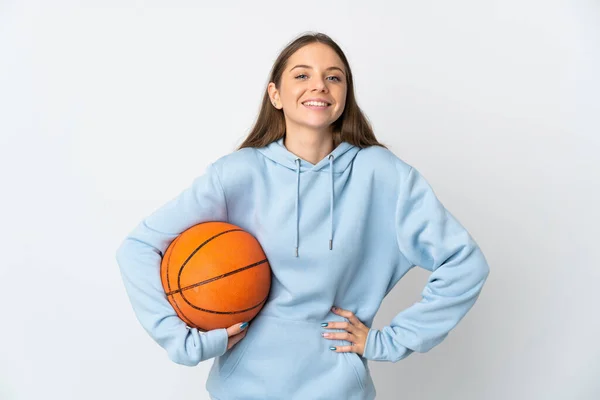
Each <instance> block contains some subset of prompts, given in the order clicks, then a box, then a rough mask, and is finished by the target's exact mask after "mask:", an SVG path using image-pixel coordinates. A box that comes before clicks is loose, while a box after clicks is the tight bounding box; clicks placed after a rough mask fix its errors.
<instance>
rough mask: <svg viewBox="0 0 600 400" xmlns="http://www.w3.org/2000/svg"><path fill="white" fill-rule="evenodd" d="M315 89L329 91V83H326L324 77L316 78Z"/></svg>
mask: <svg viewBox="0 0 600 400" xmlns="http://www.w3.org/2000/svg"><path fill="white" fill-rule="evenodd" d="M313 90H318V91H325V92H326V91H327V85H326V84H325V82H324V80H323V79H315V80H314V86H313Z"/></svg>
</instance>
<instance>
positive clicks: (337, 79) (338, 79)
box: [296, 74, 342, 82]
mask: <svg viewBox="0 0 600 400" xmlns="http://www.w3.org/2000/svg"><path fill="white" fill-rule="evenodd" d="M301 76H306V75H305V74H300V75H298V76H296V79H298V78H300V77H301ZM328 78H335V80H336V81H337V82H341V81H342V80H341V79H340V78H338V77H337V76H328Z"/></svg>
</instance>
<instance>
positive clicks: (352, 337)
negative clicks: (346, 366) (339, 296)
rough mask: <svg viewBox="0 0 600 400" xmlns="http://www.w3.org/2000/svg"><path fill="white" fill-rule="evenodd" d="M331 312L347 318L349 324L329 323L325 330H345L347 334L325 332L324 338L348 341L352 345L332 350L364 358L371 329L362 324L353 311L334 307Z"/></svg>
mask: <svg viewBox="0 0 600 400" xmlns="http://www.w3.org/2000/svg"><path fill="white" fill-rule="evenodd" d="M331 311H333V312H334V314H337V315H340V316H342V317H344V318H347V319H348V321H349V322H346V321H344V322H328V323H327V326H325V327H324V328H325V329H343V330H345V331H346V332H324V333H323V334H322V335H323V337H324V338H326V339H330V340H346V341H348V342H350V343H351V345H349V346H337V347H335V349H334V348H333V346H332V348H331V349H332V350H335V352H336V353H345V352H354V353H357V354H360V355H361V356H362V355H363V353H364V351H365V344H366V342H367V335H368V334H369V327H368V326H366V325H365V324H363V323H362V322H360V320H359V319H358V318H356V316H355V315H354V313H353V312H352V311H348V310H343V309H341V308H336V307H332V308H331Z"/></svg>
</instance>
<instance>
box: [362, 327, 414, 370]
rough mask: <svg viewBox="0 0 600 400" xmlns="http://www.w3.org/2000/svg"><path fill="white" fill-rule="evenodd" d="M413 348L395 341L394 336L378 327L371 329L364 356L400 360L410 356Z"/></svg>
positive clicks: (371, 358)
mask: <svg viewBox="0 0 600 400" xmlns="http://www.w3.org/2000/svg"><path fill="white" fill-rule="evenodd" d="M412 352H413V350H411V349H409V348H407V347H404V346H402V345H401V344H399V343H397V342H394V340H393V339H392V338H388V337H386V334H385V333H384V332H382V331H380V330H378V329H369V333H368V335H367V341H366V343H365V350H364V352H363V357H364V358H366V359H367V360H373V361H391V362H396V361H400V360H402V359H403V358H406V357H408V356H409V355H410V354H411V353H412Z"/></svg>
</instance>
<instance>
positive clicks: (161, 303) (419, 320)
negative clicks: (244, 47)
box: [117, 33, 489, 400]
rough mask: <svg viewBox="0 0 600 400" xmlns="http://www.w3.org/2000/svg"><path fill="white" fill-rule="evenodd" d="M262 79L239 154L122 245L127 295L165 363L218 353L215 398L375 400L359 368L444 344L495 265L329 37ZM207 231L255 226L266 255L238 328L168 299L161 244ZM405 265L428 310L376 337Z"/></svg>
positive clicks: (285, 58)
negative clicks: (389, 139)
mask: <svg viewBox="0 0 600 400" xmlns="http://www.w3.org/2000/svg"><path fill="white" fill-rule="evenodd" d="M269 82H270V83H269V84H268V87H267V88H266V91H265V95H264V99H263V102H262V108H261V110H260V114H259V116H258V119H257V121H256V124H255V126H254V128H253V129H252V131H251V132H250V134H249V135H248V137H247V139H246V140H245V141H244V142H243V143H242V145H241V146H240V148H239V149H237V150H236V151H234V152H232V153H230V154H227V155H225V156H223V157H221V158H219V159H218V160H216V161H215V162H214V163H212V164H211V165H210V166H209V167H208V168H207V170H206V171H205V173H204V174H201V175H200V176H198V177H197V178H196V179H195V180H194V182H193V183H192V184H191V186H190V187H189V188H187V189H186V190H184V191H183V192H182V193H181V194H180V195H179V196H177V197H176V198H174V199H173V200H171V201H170V202H168V203H167V204H165V205H163V206H162V207H161V208H159V209H158V210H157V211H155V212H154V213H152V214H151V215H149V216H148V217H146V218H145V219H144V220H143V221H141V222H140V223H139V225H138V226H137V227H135V229H134V230H133V231H132V232H131V233H130V234H129V235H128V236H127V238H126V239H125V240H124V242H123V243H122V245H121V246H120V248H119V249H118V251H117V260H118V264H119V266H120V268H121V273H122V276H123V280H124V284H125V288H126V290H127V293H128V295H129V298H130V300H131V304H132V306H133V309H134V311H135V313H136V315H137V317H138V319H139V321H140V323H141V324H142V326H143V327H144V328H145V329H146V331H147V332H148V333H149V334H150V335H151V337H152V338H153V339H154V340H155V341H156V342H158V344H159V345H160V346H162V347H163V348H164V349H165V350H166V351H167V353H168V355H169V357H170V359H171V360H173V361H174V362H176V363H179V364H184V365H190V366H193V365H196V364H198V363H199V362H201V361H204V360H208V359H211V358H215V362H214V363H213V366H212V369H211V371H210V374H209V378H208V381H207V383H206V388H207V390H208V391H209V393H210V396H211V398H212V399H219V400H230V399H244V400H265V399H286V400H290V399H302V400H309V399H310V400H314V399H327V400H332V399H343V400H349V399H356V400H359V399H360V400H367V399H373V398H375V388H374V386H373V381H372V379H371V376H370V372H369V368H368V363H367V361H368V360H375V361H391V362H397V361H399V360H401V359H403V358H405V357H407V356H409V355H410V354H411V353H413V352H415V351H416V352H426V351H428V350H430V349H431V348H432V347H434V346H436V345H437V344H439V343H440V342H441V341H442V340H443V339H444V338H445V337H446V336H447V335H448V333H449V332H450V330H451V329H453V328H454V327H455V326H456V324H457V323H458V322H459V321H460V320H461V319H462V318H463V317H464V316H465V314H466V313H467V312H468V311H469V309H470V308H471V307H472V306H473V304H474V303H475V301H476V299H477V298H478V296H479V293H480V291H481V289H482V287H483V285H484V283H485V281H486V279H487V277H488V274H489V267H488V264H487V262H486V259H485V257H484V255H483V254H482V252H481V250H480V249H479V247H478V245H477V244H476V243H475V241H474V240H473V238H472V237H471V236H470V234H469V233H468V232H467V231H466V230H465V228H464V227H463V226H461V224H460V223H459V222H458V221H457V220H456V219H455V218H454V217H453V216H452V215H451V214H450V213H449V212H448V211H447V210H446V209H445V208H444V206H443V205H442V204H441V202H440V201H439V200H438V199H437V198H436V195H435V194H434V192H433V190H432V188H431V187H430V186H429V184H428V183H427V181H426V180H425V179H424V178H423V176H422V175H421V174H420V173H419V172H418V171H417V170H416V169H415V168H414V167H412V166H410V165H408V164H407V163H405V162H404V161H402V160H401V159H399V158H398V157H397V156H395V155H394V154H393V153H392V152H390V151H389V150H388V149H387V148H386V147H385V146H383V145H382V144H380V143H379V142H378V141H377V139H376V138H375V136H374V134H373V131H372V129H371V127H370V126H369V124H368V122H367V120H366V118H365V117H364V115H363V113H362V112H361V110H360V108H359V107H358V105H357V103H356V100H355V98H354V88H353V80H352V72H351V70H350V66H349V65H348V61H347V59H346V57H345V55H344V53H343V52H342V50H341V49H340V48H339V46H338V45H337V44H336V43H335V42H334V41H332V40H331V39H330V38H329V37H328V36H327V35H324V34H320V33H319V34H309V35H304V36H301V37H299V38H297V39H296V40H294V41H293V42H292V43H290V44H289V45H288V46H287V47H286V48H285V49H284V50H283V51H282V53H281V54H280V55H279V57H278V58H277V60H276V61H275V64H274V66H273V69H272V71H271V76H270V80H269ZM207 221H225V222H230V223H232V224H235V225H237V226H240V227H241V228H242V229H245V230H246V231H248V232H250V233H251V234H253V235H254V236H255V237H256V238H257V239H258V241H259V242H260V243H261V246H262V247H263V249H264V251H265V254H266V255H267V258H268V260H269V263H270V266H271V269H272V286H271V291H270V295H269V298H268V300H267V302H266V303H265V304H264V307H263V308H262V310H261V311H260V313H259V314H258V315H257V316H256V317H255V318H254V319H253V320H252V321H251V324H250V325H249V327H248V328H246V329H244V328H245V327H246V326H248V324H243V325H242V326H239V325H236V326H232V327H230V328H227V329H225V328H223V329H216V330H211V331H208V332H199V331H198V330H197V329H195V328H190V327H187V326H186V325H185V323H184V322H183V321H182V320H180V319H179V318H178V317H177V315H176V313H175V311H174V310H173V309H172V307H171V306H170V304H169V302H168V301H167V299H166V298H165V295H164V292H163V290H162V286H161V283H160V276H159V268H160V262H161V257H162V255H163V254H164V252H165V249H166V248H167V247H168V245H169V244H170V243H171V241H172V240H173V239H175V238H176V237H177V236H178V235H179V234H180V233H181V232H183V231H184V230H186V229H187V228H190V227H191V226H193V225H196V224H199V223H201V222H207ZM415 266H420V267H422V268H425V269H427V270H429V271H431V275H430V278H429V280H428V282H427V285H426V286H425V288H424V290H423V292H422V300H421V301H419V302H417V303H415V304H413V305H412V306H411V307H409V308H407V309H405V310H403V311H402V312H400V313H399V314H397V315H396V316H395V317H394V318H393V319H392V321H391V322H390V324H389V325H387V326H385V327H383V329H380V330H379V329H374V328H370V326H371V324H372V322H373V319H374V317H375V313H376V312H377V310H378V309H379V306H380V304H381V302H382V300H383V298H384V297H385V296H386V295H387V293H388V292H389V291H390V290H391V289H392V288H393V287H394V285H395V284H396V283H397V282H398V281H399V280H400V279H401V278H402V277H403V276H404V275H405V274H406V273H407V272H408V271H409V270H410V269H411V268H413V267H415ZM334 307H337V309H336V308H334ZM236 343H237V344H236Z"/></svg>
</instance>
